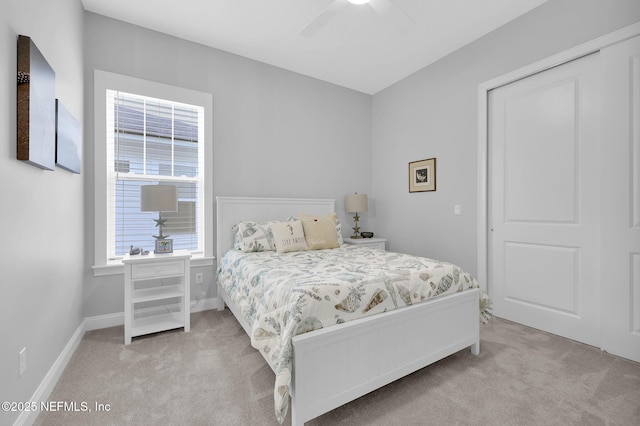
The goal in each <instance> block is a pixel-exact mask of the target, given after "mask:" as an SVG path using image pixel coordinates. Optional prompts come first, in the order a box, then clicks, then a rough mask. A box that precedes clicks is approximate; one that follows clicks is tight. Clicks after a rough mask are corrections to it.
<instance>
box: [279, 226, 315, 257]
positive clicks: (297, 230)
mask: <svg viewBox="0 0 640 426" xmlns="http://www.w3.org/2000/svg"><path fill="white" fill-rule="evenodd" d="M271 231H272V233H273V240H274V242H275V246H276V251H277V252H278V253H287V252H290V251H300V250H307V242H306V241H305V238H304V231H303V230H302V222H300V221H290V222H277V223H272V224H271Z"/></svg>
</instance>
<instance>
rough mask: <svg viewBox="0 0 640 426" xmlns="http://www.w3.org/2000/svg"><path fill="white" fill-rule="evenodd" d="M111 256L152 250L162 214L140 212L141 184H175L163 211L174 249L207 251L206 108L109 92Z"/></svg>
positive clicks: (108, 182) (108, 212) (109, 257)
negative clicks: (173, 199)
mask: <svg viewBox="0 0 640 426" xmlns="http://www.w3.org/2000/svg"><path fill="white" fill-rule="evenodd" d="M106 97H107V123H106V124H107V258H108V259H109V260H115V259H118V258H120V257H122V255H124V254H125V253H128V252H129V248H130V246H131V245H133V246H135V247H142V248H144V249H146V250H150V251H152V250H153V248H154V244H155V241H154V240H155V239H154V238H153V237H152V235H158V228H157V227H156V223H155V222H154V220H153V219H157V218H158V213H157V212H142V211H140V186H142V185H149V184H159V183H161V184H163V185H175V186H176V187H177V193H178V211H177V212H162V217H163V218H164V219H167V220H166V222H165V223H164V226H163V233H164V234H165V235H166V234H169V237H168V238H171V239H173V249H174V250H181V249H186V250H190V251H191V252H192V253H193V254H198V253H200V254H201V253H203V251H204V174H205V167H204V108H202V107H200V106H194V105H187V104H183V103H177V102H172V101H167V100H162V99H157V98H151V97H146V96H139V95H136V94H131V93H124V92H120V91H115V90H107V96H106Z"/></svg>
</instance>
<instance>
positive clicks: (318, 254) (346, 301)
mask: <svg viewBox="0 0 640 426" xmlns="http://www.w3.org/2000/svg"><path fill="white" fill-rule="evenodd" d="M218 282H219V283H220V285H221V286H222V287H223V288H224V289H225V291H226V292H227V293H228V294H229V296H230V297H231V299H232V300H233V302H234V303H235V304H236V305H237V306H238V308H239V309H240V310H241V312H242V315H244V317H245V319H246V320H247V322H248V323H249V324H250V326H251V330H252V332H251V336H250V338H251V345H252V346H253V347H254V348H256V349H258V350H259V351H260V352H261V353H262V354H263V355H264V357H265V358H266V359H267V361H268V362H269V363H270V364H271V367H272V368H273V370H274V371H275V372H276V384H275V389H274V398H275V412H276V417H277V418H278V420H279V421H280V422H282V421H283V420H284V417H285V415H286V413H287V410H288V404H289V386H290V383H291V368H292V357H293V347H292V344H291V339H292V337H293V336H295V335H297V334H301V333H306V332H308V331H313V330H317V329H320V328H323V327H328V326H331V325H334V324H340V323H343V322H345V321H350V320H354V319H357V318H361V317H364V316H368V315H373V314H376V313H380V312H385V311H388V310H392V309H396V308H401V307H403V306H407V305H412V304H414V303H418V302H421V301H424V300H427V299H430V298H433V297H436V296H440V295H445V294H451V293H455V292H458V291H463V290H465V289H468V288H476V287H478V283H477V281H476V280H475V279H474V278H473V277H471V276H470V275H469V274H468V273H467V272H465V271H463V270H462V269H460V268H459V267H458V266H456V265H453V264H451V263H446V262H440V261H437V260H432V259H427V258H421V257H416V256H411V255H406V254H400V253H393V252H387V251H380V250H374V249H370V248H366V247H358V246H342V247H340V248H336V249H331V250H315V251H298V252H292V253H282V254H278V253H276V252H273V251H271V252H258V253H241V252H239V251H236V250H230V251H229V252H227V253H226V254H225V255H224V257H223V258H222V260H221V263H220V268H219V270H218ZM481 315H482V316H484V318H488V312H487V311H486V310H482V312H481Z"/></svg>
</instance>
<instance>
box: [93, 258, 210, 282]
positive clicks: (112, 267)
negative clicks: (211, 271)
mask: <svg viewBox="0 0 640 426" xmlns="http://www.w3.org/2000/svg"><path fill="white" fill-rule="evenodd" d="M215 259H216V258H215V257H204V256H197V257H196V256H194V257H192V258H191V267H192V268H199V267H203V266H214V265H215ZM92 269H93V276H94V277H104V276H108V275H122V274H124V265H123V264H122V262H120V261H114V262H113V263H111V264H109V265H94V266H92Z"/></svg>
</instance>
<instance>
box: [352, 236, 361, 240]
mask: <svg viewBox="0 0 640 426" xmlns="http://www.w3.org/2000/svg"><path fill="white" fill-rule="evenodd" d="M349 238H351V239H352V240H359V239H360V238H362V235H352V236H350V237H349Z"/></svg>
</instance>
